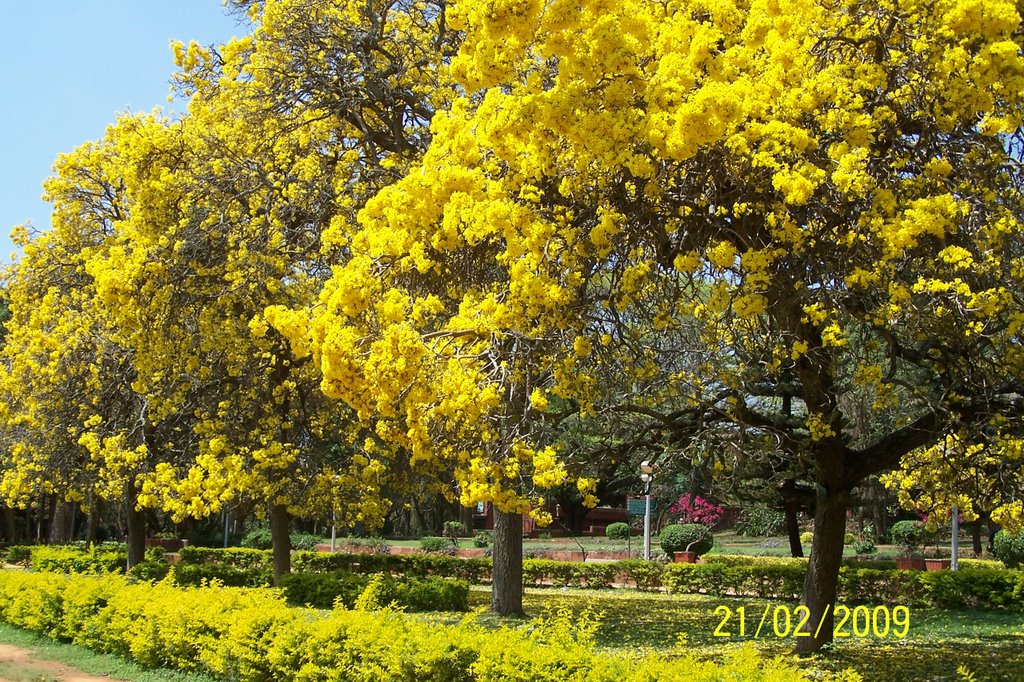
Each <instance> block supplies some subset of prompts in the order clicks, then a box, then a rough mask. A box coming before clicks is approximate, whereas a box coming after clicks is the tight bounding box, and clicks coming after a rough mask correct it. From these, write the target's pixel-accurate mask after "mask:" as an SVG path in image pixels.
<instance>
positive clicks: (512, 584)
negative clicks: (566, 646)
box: [491, 507, 523, 616]
mask: <svg viewBox="0 0 1024 682" xmlns="http://www.w3.org/2000/svg"><path fill="white" fill-rule="evenodd" d="M492 561H493V564H492V566H493V567H492V569H491V570H492V581H491V610H492V611H494V612H495V613H497V614H499V615H502V616H521V615H523V515H522V514H510V513H507V512H503V511H499V510H498V508H497V507H495V508H494V553H493V555H492Z"/></svg>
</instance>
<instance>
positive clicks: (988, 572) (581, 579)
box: [176, 549, 1024, 610]
mask: <svg viewBox="0 0 1024 682" xmlns="http://www.w3.org/2000/svg"><path fill="white" fill-rule="evenodd" d="M201 551H202V552H203V556H204V557H206V558H205V559H204V561H209V562H213V561H215V559H216V557H217V556H218V554H221V553H228V554H230V553H232V552H233V550H230V549H228V550H216V549H213V550H201ZM237 551H239V550H234V552H237ZM247 551H250V552H252V551H254V550H247ZM233 560H235V561H237V559H233ZM961 563H962V564H963V565H964V567H965V568H964V569H962V570H960V571H956V572H953V571H941V572H919V571H899V570H895V568H893V566H895V563H894V562H891V561H850V562H846V563H844V565H843V567H842V568H841V569H840V574H839V599H840V601H842V602H844V603H852V604H858V603H868V604H885V603H902V604H908V605H911V604H913V605H919V606H937V607H941V608H947V607H948V608H958V607H957V606H956V605H958V604H960V605H965V606H968V607H970V608H981V609H1012V610H1024V582H1022V581H1024V577H1022V576H1024V572H1021V571H1011V570H1006V569H1003V568H987V567H986V566H996V567H998V566H999V565H1000V564H998V562H985V561H972V560H966V559H965V560H962V561H961ZM292 568H293V570H294V571H296V572H298V573H313V574H317V573H325V574H330V573H336V572H339V571H340V572H347V573H357V574H363V575H370V574H375V573H382V574H385V575H389V576H402V577H405V578H417V577H419V578H422V577H428V576H429V577H439V578H455V579H460V580H465V581H467V582H469V583H471V584H482V583H488V582H490V579H491V561H490V559H462V558H459V557H447V556H439V555H423V554H360V553H343V552H338V553H335V554H327V553H312V552H310V553H302V552H299V553H296V554H295V555H294V556H293V559H292ZM176 570H178V569H176ZM806 570H807V559H793V558H788V557H751V556H744V555H729V554H709V555H706V556H705V557H704V562H703V563H699V564H662V563H657V562H650V561H640V560H630V561H615V562H607V563H596V562H595V563H583V562H576V561H552V560H548V559H525V560H524V561H523V583H524V584H525V585H531V586H538V587H539V586H551V587H587V588H607V587H611V586H612V585H613V584H632V585H636V587H637V588H639V589H641V590H659V589H665V590H667V591H668V592H673V593H693V594H711V595H735V596H745V597H774V598H779V599H799V598H800V595H801V593H802V591H803V581H804V574H805V572H806ZM267 575H268V576H269V574H267ZM935 576H939V577H935ZM211 577H212V576H211ZM266 581H267V582H269V577H267V578H266ZM971 581H976V582H971ZM223 582H224V583H225V584H240V585H250V584H254V583H252V582H231V581H230V579H224V580H223ZM188 584H197V583H195V582H189V583H188ZM980 584H984V585H987V586H988V587H986V588H985V589H981V588H978V587H977V585H980ZM1018 586H1020V587H1018ZM986 590H988V592H986Z"/></svg>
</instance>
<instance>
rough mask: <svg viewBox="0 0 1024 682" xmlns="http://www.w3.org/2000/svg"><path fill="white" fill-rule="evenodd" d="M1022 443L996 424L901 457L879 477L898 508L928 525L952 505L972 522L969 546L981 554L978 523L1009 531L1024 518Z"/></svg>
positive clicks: (945, 516) (947, 513) (945, 514)
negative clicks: (897, 464)
mask: <svg viewBox="0 0 1024 682" xmlns="http://www.w3.org/2000/svg"><path fill="white" fill-rule="evenodd" d="M997 423H998V421H997ZM972 436H973V437H972ZM1021 448H1022V442H1021V439H1020V437H1019V436H1018V435H1016V434H1015V433H1012V432H1000V431H999V430H996V429H992V430H991V433H990V434H985V433H977V432H976V431H975V432H974V433H973V434H972V433H970V432H965V433H958V434H954V435H947V436H946V437H944V438H942V439H940V440H939V441H938V442H936V443H935V444H933V445H931V446H929V447H926V448H920V449H918V450H916V451H914V452H912V453H910V454H909V455H908V456H906V457H904V458H903V460H902V461H901V462H900V468H899V469H897V470H896V471H893V472H890V473H887V474H885V475H884V476H882V482H883V483H884V484H885V485H886V487H888V488H889V489H891V490H894V491H895V492H896V495H897V498H898V500H899V502H900V505H901V506H902V507H904V508H905V509H911V510H915V511H918V512H921V513H925V514H927V515H928V523H929V525H930V526H933V528H932V530H934V526H935V525H936V524H937V523H939V522H941V521H943V520H945V519H948V518H950V516H951V514H952V512H953V509H954V507H955V508H956V509H957V510H958V512H959V513H960V514H961V515H962V516H963V517H964V519H965V520H967V521H969V522H974V532H973V533H972V535H973V540H974V551H975V552H976V553H980V552H981V550H982V547H981V523H982V522H985V521H992V522H995V523H997V524H999V525H1001V526H1004V527H1006V528H1008V529H1011V530H1012V529H1016V528H1020V526H1021V524H1022V523H1024V485H1022V483H1024V481H1022V480H1021V456H1022V450H1021Z"/></svg>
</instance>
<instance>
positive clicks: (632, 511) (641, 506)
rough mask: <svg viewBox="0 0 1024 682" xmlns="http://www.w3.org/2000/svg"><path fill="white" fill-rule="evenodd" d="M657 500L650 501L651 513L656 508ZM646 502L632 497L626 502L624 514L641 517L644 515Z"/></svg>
mask: <svg viewBox="0 0 1024 682" xmlns="http://www.w3.org/2000/svg"><path fill="white" fill-rule="evenodd" d="M657 506H658V505H657V500H655V499H653V498H652V499H651V513H652V514H653V513H654V510H655V509H656V508H657ZM646 509H647V500H645V499H644V498H642V497H634V498H632V499H629V500H626V513H627V514H629V515H630V516H643V515H644V514H645V513H646Z"/></svg>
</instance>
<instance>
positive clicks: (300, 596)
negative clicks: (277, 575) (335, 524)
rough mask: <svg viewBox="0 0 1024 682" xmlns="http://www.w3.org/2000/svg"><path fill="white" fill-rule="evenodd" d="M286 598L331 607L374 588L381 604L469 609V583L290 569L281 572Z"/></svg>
mask: <svg viewBox="0 0 1024 682" xmlns="http://www.w3.org/2000/svg"><path fill="white" fill-rule="evenodd" d="M281 587H282V589H283V590H284V595H285V599H286V600H287V601H288V603H289V604H292V605H293V606H312V607H314V608H319V609H329V608H332V607H334V606H335V605H336V604H337V603H340V604H341V605H342V606H344V607H345V608H349V609H350V608H353V607H354V606H355V605H356V602H357V600H358V599H359V598H360V597H361V596H363V597H367V596H368V595H367V590H368V589H370V590H372V591H373V594H372V601H373V602H374V603H377V604H379V605H381V606H386V605H388V604H395V605H396V606H398V607H400V608H403V609H405V610H407V611H468V610H469V583H468V582H466V581H465V580H447V579H445V578H406V579H403V580H396V579H395V578H392V577H390V576H384V575H383V574H381V573H377V574H376V575H375V576H365V575H357V574H355V573H340V572H339V573H291V574H288V575H284V576H281Z"/></svg>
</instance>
